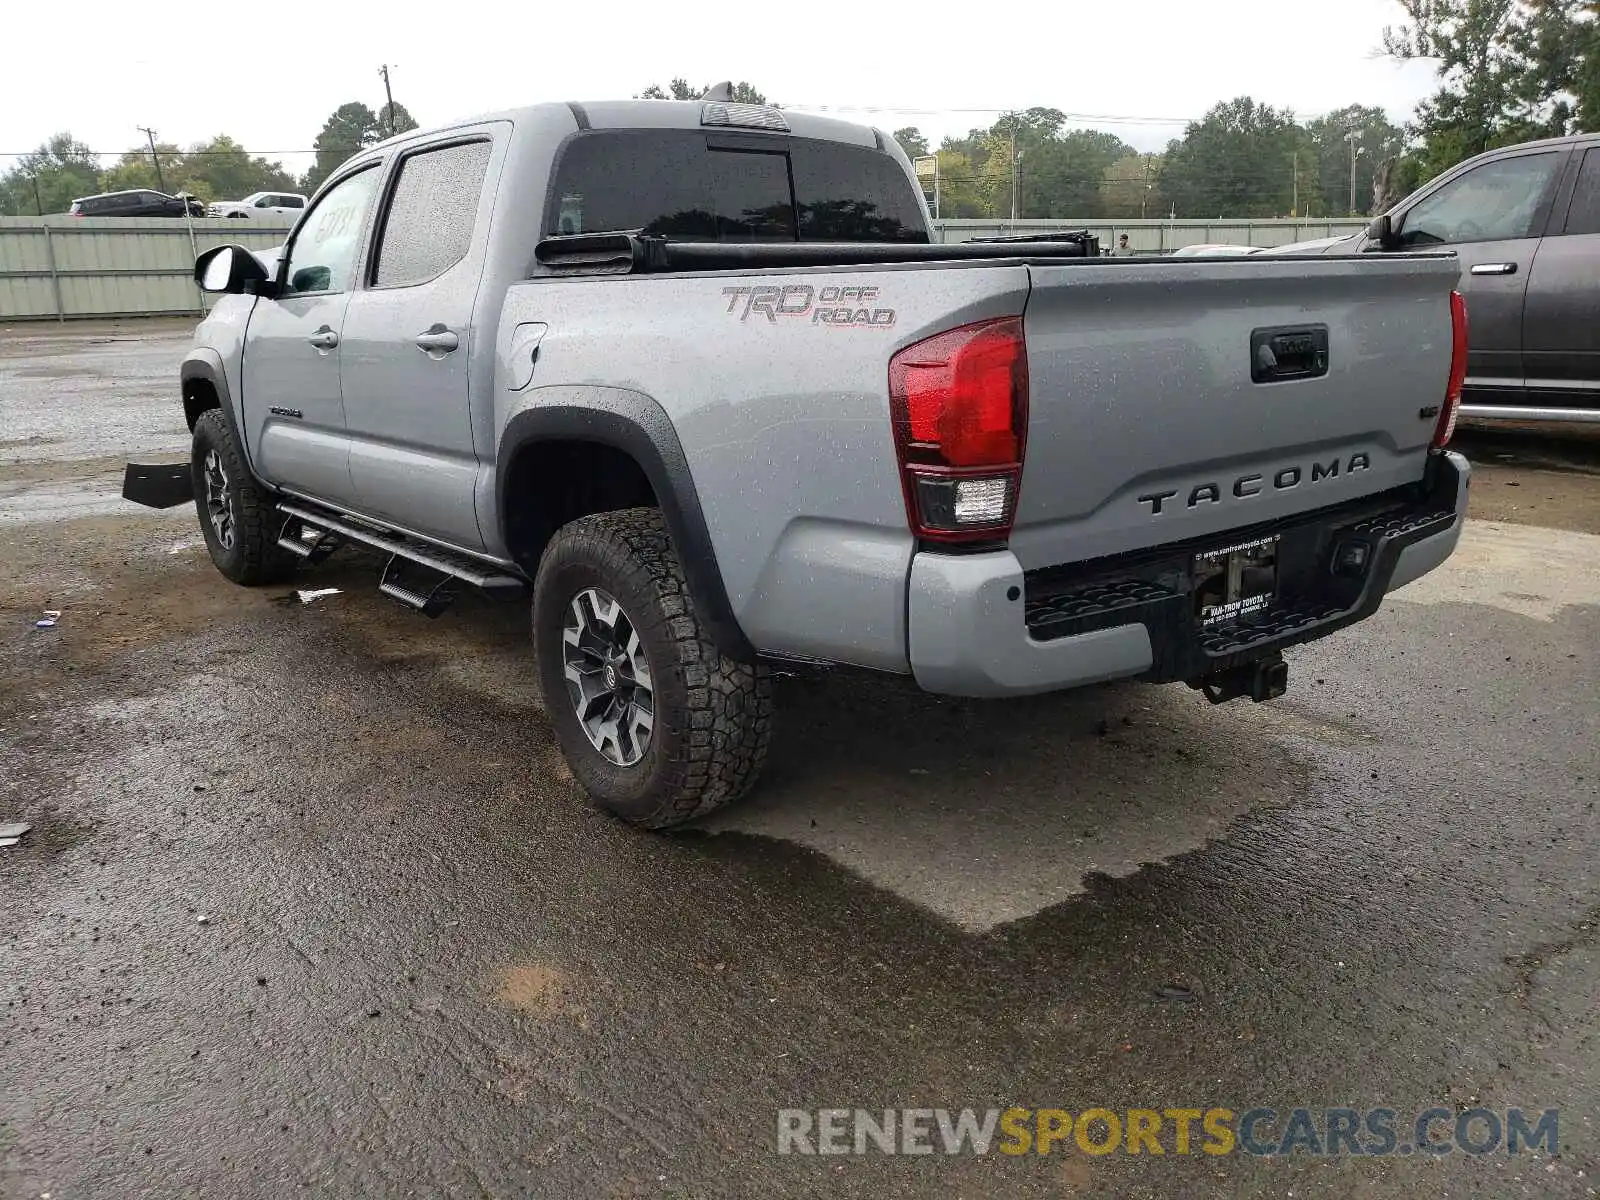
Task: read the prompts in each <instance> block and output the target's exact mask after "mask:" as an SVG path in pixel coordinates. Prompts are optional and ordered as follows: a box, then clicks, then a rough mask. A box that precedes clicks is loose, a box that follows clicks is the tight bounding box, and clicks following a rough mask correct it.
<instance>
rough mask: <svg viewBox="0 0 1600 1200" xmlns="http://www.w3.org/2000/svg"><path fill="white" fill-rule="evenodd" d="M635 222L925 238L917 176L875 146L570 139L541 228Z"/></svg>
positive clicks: (698, 233) (686, 138)
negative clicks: (915, 188)
mask: <svg viewBox="0 0 1600 1200" xmlns="http://www.w3.org/2000/svg"><path fill="white" fill-rule="evenodd" d="M769 146H770V148H767V147H769ZM874 159H876V160H878V161H877V162H873V161H871V160H874ZM896 189H898V191H897V190H896ZM634 229H637V230H641V231H643V232H645V233H649V234H660V235H663V236H666V237H675V238H679V239H682V240H694V241H721V242H770V241H780V242H792V241H795V240H797V239H798V240H802V241H883V240H889V241H902V240H904V241H927V232H926V229H925V228H924V227H923V225H922V220H921V212H920V209H919V208H918V206H917V204H916V199H915V193H914V192H913V191H912V187H911V183H910V181H909V180H907V179H906V178H905V176H904V173H903V172H901V171H900V168H899V165H898V164H897V163H895V161H894V160H893V159H891V158H889V157H888V156H887V155H883V154H877V153H874V152H873V151H870V150H864V149H860V148H858V147H852V146H836V145H833V144H831V143H816V142H809V141H806V140H804V139H798V138H795V139H787V140H781V141H778V140H774V141H771V142H766V143H765V144H763V143H762V142H758V141H755V140H753V139H752V140H750V141H748V142H746V141H742V140H736V139H727V138H724V137H718V136H715V135H714V136H712V137H711V138H709V139H708V137H707V135H705V134H703V133H699V132H696V131H692V130H672V131H666V132H662V131H655V130H629V131H620V132H616V133H594V134H588V135H584V136H580V137H578V138H576V139H574V140H573V141H572V142H571V143H570V144H569V145H568V147H567V150H566V153H565V154H563V155H562V157H561V161H560V164H559V165H558V166H557V168H556V178H555V184H554V186H553V187H552V189H551V196H550V208H549V211H548V212H547V213H546V216H545V230H546V231H547V232H549V233H553V234H573V233H599V232H609V231H615V230H634Z"/></svg>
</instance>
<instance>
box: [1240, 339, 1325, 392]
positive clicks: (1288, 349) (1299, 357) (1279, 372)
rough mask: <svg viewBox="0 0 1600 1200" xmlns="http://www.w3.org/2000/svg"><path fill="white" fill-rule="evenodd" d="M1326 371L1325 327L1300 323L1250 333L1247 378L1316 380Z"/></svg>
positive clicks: (1270, 380) (1279, 381) (1277, 380)
mask: <svg viewBox="0 0 1600 1200" xmlns="http://www.w3.org/2000/svg"><path fill="white" fill-rule="evenodd" d="M1327 373H1328V327H1327V326H1326V325H1301V326H1294V327H1290V328H1280V329H1257V330H1255V331H1253V332H1252V333H1251V334H1250V378H1251V379H1252V380H1253V381H1254V382H1256V383H1282V382H1284V381H1286V380H1290V379H1317V378H1320V377H1321V376H1323V375H1326V374H1327Z"/></svg>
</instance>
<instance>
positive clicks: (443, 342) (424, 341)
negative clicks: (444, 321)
mask: <svg viewBox="0 0 1600 1200" xmlns="http://www.w3.org/2000/svg"><path fill="white" fill-rule="evenodd" d="M460 345H461V339H460V338H459V337H457V336H456V331H455V330H453V329H446V328H445V327H444V326H443V325H435V326H433V327H432V328H431V329H429V330H427V331H426V332H424V333H419V334H417V349H418V350H421V351H422V352H423V353H424V354H426V355H428V356H429V357H430V358H433V357H438V356H440V355H444V354H449V353H450V352H451V351H452V350H454V349H456V348H457V347H458V346H460Z"/></svg>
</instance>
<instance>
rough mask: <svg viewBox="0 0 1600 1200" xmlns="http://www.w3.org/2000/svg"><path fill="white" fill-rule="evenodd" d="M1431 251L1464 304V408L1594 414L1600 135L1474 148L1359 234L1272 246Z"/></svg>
mask: <svg viewBox="0 0 1600 1200" xmlns="http://www.w3.org/2000/svg"><path fill="white" fill-rule="evenodd" d="M1436 249H1449V250H1453V251H1455V254H1456V257H1457V258H1458V259H1459V260H1460V261H1461V284H1460V289H1461V293H1462V295H1464V296H1465V297H1466V300H1467V316H1468V329H1469V333H1468V337H1469V338H1470V345H1469V349H1468V355H1467V381H1466V392H1465V394H1464V395H1463V397H1462V403H1461V415H1462V416H1464V417H1479V418H1491V419H1499V420H1565V421H1600V134H1593V133H1590V134H1580V135H1577V136H1573V137H1565V138H1553V139H1550V140H1548V141H1542V142H1526V143H1524V144H1522V145H1520V146H1506V147H1504V148H1503V149H1499V150H1491V151H1489V152H1488V153H1486V154H1480V155H1478V156H1477V157H1476V158H1470V159H1468V160H1467V161H1466V162H1464V163H1462V164H1461V165H1460V166H1458V167H1455V168H1453V169H1451V170H1449V171H1447V172H1445V173H1444V174H1443V175H1441V176H1439V178H1437V179H1435V180H1433V181H1432V182H1431V183H1428V184H1427V185H1426V186H1424V187H1423V188H1421V189H1419V190H1418V191H1417V192H1415V193H1414V194H1412V195H1410V196H1407V197H1406V198H1405V199H1404V200H1402V201H1400V203H1398V204H1397V205H1395V206H1394V207H1393V208H1392V209H1390V210H1389V212H1387V213H1385V214H1384V215H1383V216H1381V217H1378V218H1377V219H1376V220H1374V221H1373V222H1372V224H1371V226H1369V227H1368V229H1367V231H1366V232H1365V233H1359V234H1355V235H1352V236H1350V237H1341V238H1326V239H1322V240H1320V241H1316V242H1302V243H1299V244H1298V245H1295V246H1285V247H1282V248H1280V250H1278V251H1275V253H1285V252H1288V253H1302V254H1304V253H1321V254H1350V253H1353V252H1357V251H1361V252H1374V251H1375V252H1383V251H1388V250H1436Z"/></svg>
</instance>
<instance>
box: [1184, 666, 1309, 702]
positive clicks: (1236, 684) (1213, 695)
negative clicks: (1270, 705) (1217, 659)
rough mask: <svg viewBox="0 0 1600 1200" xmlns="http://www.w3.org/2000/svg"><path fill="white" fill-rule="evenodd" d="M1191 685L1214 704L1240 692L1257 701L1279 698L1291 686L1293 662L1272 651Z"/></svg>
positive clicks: (1234, 698) (1226, 700)
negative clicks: (1290, 670)
mask: <svg viewBox="0 0 1600 1200" xmlns="http://www.w3.org/2000/svg"><path fill="white" fill-rule="evenodd" d="M1189 686H1190V687H1192V688H1197V689H1199V690H1200V691H1202V692H1204V693H1205V697H1206V699H1207V700H1209V701H1211V703H1213V704H1226V703H1227V702H1228V701H1229V700H1236V699H1238V698H1239V697H1240V696H1249V697H1250V699H1252V700H1254V701H1255V702H1256V703H1258V704H1259V703H1260V702H1261V701H1263V700H1276V699H1277V698H1278V697H1279V696H1281V695H1283V694H1284V693H1285V692H1287V691H1288V690H1289V664H1288V663H1286V662H1284V661H1283V655H1282V654H1268V655H1265V656H1263V657H1261V658H1258V659H1256V660H1254V661H1253V662H1247V663H1244V664H1242V665H1240V666H1237V667H1233V668H1231V669H1229V670H1227V671H1218V672H1217V673H1216V674H1215V675H1206V676H1202V677H1201V678H1200V679H1192V680H1190V681H1189Z"/></svg>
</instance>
